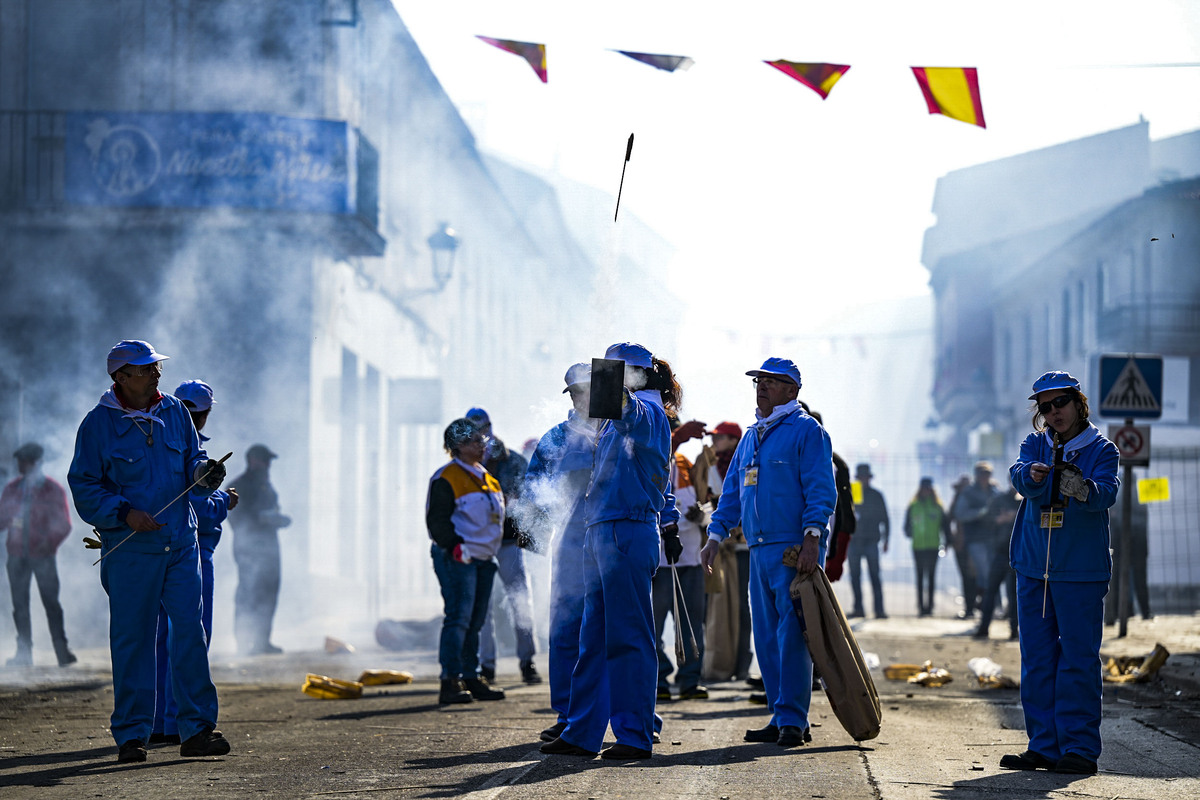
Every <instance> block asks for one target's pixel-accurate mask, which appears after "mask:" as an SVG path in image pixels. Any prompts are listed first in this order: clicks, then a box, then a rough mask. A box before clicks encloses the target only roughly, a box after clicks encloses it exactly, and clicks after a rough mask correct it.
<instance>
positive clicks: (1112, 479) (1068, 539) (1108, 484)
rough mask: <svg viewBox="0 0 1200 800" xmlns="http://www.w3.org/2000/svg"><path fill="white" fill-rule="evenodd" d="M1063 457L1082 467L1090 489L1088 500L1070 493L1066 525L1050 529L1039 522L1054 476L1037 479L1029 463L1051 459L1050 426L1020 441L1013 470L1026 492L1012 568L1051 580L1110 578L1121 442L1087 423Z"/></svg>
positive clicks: (1016, 528) (1019, 513) (1011, 555)
mask: <svg viewBox="0 0 1200 800" xmlns="http://www.w3.org/2000/svg"><path fill="white" fill-rule="evenodd" d="M1063 460H1064V461H1066V462H1067V463H1069V464H1074V465H1075V466H1077V467H1079V469H1080V470H1081V471H1082V472H1083V477H1084V478H1085V479H1086V480H1087V482H1088V485H1089V487H1090V490H1089V492H1088V499H1087V501H1086V502H1083V503H1081V502H1079V501H1078V500H1076V499H1074V498H1070V499H1068V501H1067V506H1066V508H1065V509H1064V510H1063V522H1062V527H1061V528H1054V529H1052V531H1053V532H1052V533H1049V535H1048V531H1047V529H1046V528H1043V527H1042V526H1041V521H1042V506H1049V505H1050V502H1051V499H1052V498H1051V496H1050V494H1051V487H1052V484H1053V481H1052V478H1051V477H1049V476H1048V477H1046V478H1045V479H1043V480H1042V482H1041V483H1035V482H1034V481H1033V479H1032V478H1030V477H1029V467H1030V465H1032V464H1035V463H1041V464H1046V465H1051V464H1053V463H1054V444H1053V443H1052V442H1051V440H1050V436H1049V434H1048V433H1047V432H1041V433H1031V434H1029V436H1028V437H1026V439H1025V441H1024V442H1022V444H1021V456H1020V458H1019V459H1018V460H1017V463H1015V464H1013V465H1012V468H1011V469H1010V470H1009V476H1010V477H1011V478H1012V485H1013V487H1014V488H1015V489H1016V490H1017V491H1018V492H1020V493H1021V495H1022V496H1023V497H1024V499H1023V500H1022V501H1021V508H1020V509H1019V510H1018V511H1017V519H1016V522H1015V523H1014V525H1013V533H1012V540H1011V541H1010V543H1009V559H1010V562H1011V563H1012V567H1013V569H1015V570H1016V571H1017V572H1019V573H1021V574H1022V575H1024V576H1025V577H1027V578H1033V579H1034V580H1042V579H1043V578H1042V576H1043V575H1045V574H1047V572H1048V573H1049V579H1050V580H1057V581H1107V580H1109V578H1111V577H1112V556H1111V555H1110V554H1109V552H1108V548H1109V537H1108V509H1109V508H1111V507H1112V504H1113V503H1115V502H1116V500H1117V489H1119V488H1120V486H1121V481H1120V479H1119V478H1118V477H1117V465H1118V461H1119V455H1118V452H1117V446H1116V445H1115V444H1113V443H1112V442H1110V441H1109V440H1108V439H1106V438H1104V435H1103V434H1101V433H1100V431H1099V429H1097V428H1096V426H1095V425H1092V424H1090V423H1089V424H1088V426H1087V428H1086V429H1085V430H1084V431H1083V433H1081V434H1079V435H1078V436H1076V437H1075V438H1074V439H1072V440H1071V441H1069V442H1067V444H1066V446H1065V448H1064V450H1063ZM1047 538H1049V541H1050V550H1049V556H1050V566H1049V570H1047V568H1046V555H1047V552H1046V541H1047Z"/></svg>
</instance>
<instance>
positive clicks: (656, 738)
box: [650, 731, 662, 744]
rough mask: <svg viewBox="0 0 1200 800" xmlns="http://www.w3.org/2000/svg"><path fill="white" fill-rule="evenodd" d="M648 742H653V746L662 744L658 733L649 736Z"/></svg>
mask: <svg viewBox="0 0 1200 800" xmlns="http://www.w3.org/2000/svg"><path fill="white" fill-rule="evenodd" d="M650 741H652V742H654V743H655V744H662V737H661V736H659V735H658V731H655V732H654V733H652V734H650Z"/></svg>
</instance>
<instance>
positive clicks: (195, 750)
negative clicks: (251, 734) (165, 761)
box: [179, 731, 229, 758]
mask: <svg viewBox="0 0 1200 800" xmlns="http://www.w3.org/2000/svg"><path fill="white" fill-rule="evenodd" d="M228 752H229V742H228V741H226V739H225V737H224V736H222V735H221V732H220V731H201V732H200V733H197V734H196V735H195V736H193V737H191V738H190V739H188V740H187V741H186V742H184V743H183V744H181V745H180V746H179V755H181V756H185V757H187V758H204V757H205V756H223V755H225V754H226V753H228Z"/></svg>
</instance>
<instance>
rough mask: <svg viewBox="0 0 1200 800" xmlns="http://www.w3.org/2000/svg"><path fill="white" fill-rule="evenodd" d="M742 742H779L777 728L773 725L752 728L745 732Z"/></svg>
mask: <svg viewBox="0 0 1200 800" xmlns="http://www.w3.org/2000/svg"><path fill="white" fill-rule="evenodd" d="M742 741H746V742H777V741H779V728H776V727H775V726H774V725H768V726H767V727H765V728H754V729H752V730H748V731H746V735H745V736H743V737H742Z"/></svg>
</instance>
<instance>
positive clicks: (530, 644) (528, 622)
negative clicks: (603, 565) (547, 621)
mask: <svg viewBox="0 0 1200 800" xmlns="http://www.w3.org/2000/svg"><path fill="white" fill-rule="evenodd" d="M463 416H464V417H466V419H469V420H470V421H471V422H473V423H475V427H477V428H479V430H480V432H482V433H483V438H484V441H485V442H486V445H487V446H486V448H485V449H484V454H483V462H482V463H483V466H484V468H485V469H487V471H488V472H489V473H490V474H492V475H494V476H495V477H496V480H498V481H500V488H501V489H503V490H504V508H505V511H504V540H503V542H502V543H501V545H500V552H499V553H498V554H497V555H496V564H497V567H498V569H497V572H496V574H497V576H498V577H499V578H500V585H501V586H503V587H504V594H505V595H506V596H507V599H508V610H509V616H510V617H511V618H512V623H513V633H514V635H515V636H516V640H517V660H518V662H519V663H520V668H521V679H522V680H524V681H525V683H530V684H535V683H541V682H542V676H541V675H539V674H538V671H537V667H536V666H534V663H533V657H534V655H535V654H536V652H537V645H536V643H535V642H534V638H533V597H532V594H531V593H530V589H529V573H528V572H527V571H526V569H525V548H527V547H532V546H533V544H534V543H533V541H532V540H531V539H530V538H529V537H528V536H527V535H526V534H525V532H524V531H522V530H521V529H520V528H519V526H518V525H517V521H516V518H515V516H514V513H515V511H516V508H517V503H518V500H519V499H520V497H521V490H522V485H523V484H524V482H525V471H526V470H527V469H528V468H529V463H528V462H527V461H526V460H525V457H524V456H522V455H521V454H520V453H517V452H515V451H513V450H510V449H509V448H508V447H507V446H506V445H505V444H504V442H502V441H501V440H500V439H499V438H497V437H496V436H494V435H493V434H492V420H491V417H489V416H488V413H487V412H486V411H484V410H483V409H482V408H472V409H468V411H467V413H466V414H464V415H463ZM493 616H494V615H493V614H492V607H491V604H490V603H489V604H488V613H487V618H486V619H485V620H484V623H483V630H482V631H480V633H479V664H480V667H479V671H480V673H481V674H482V675H483V677H485V678H487V679H488V680H489V681H490V680H494V679H495V677H496V626H495V622H494V621H493Z"/></svg>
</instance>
